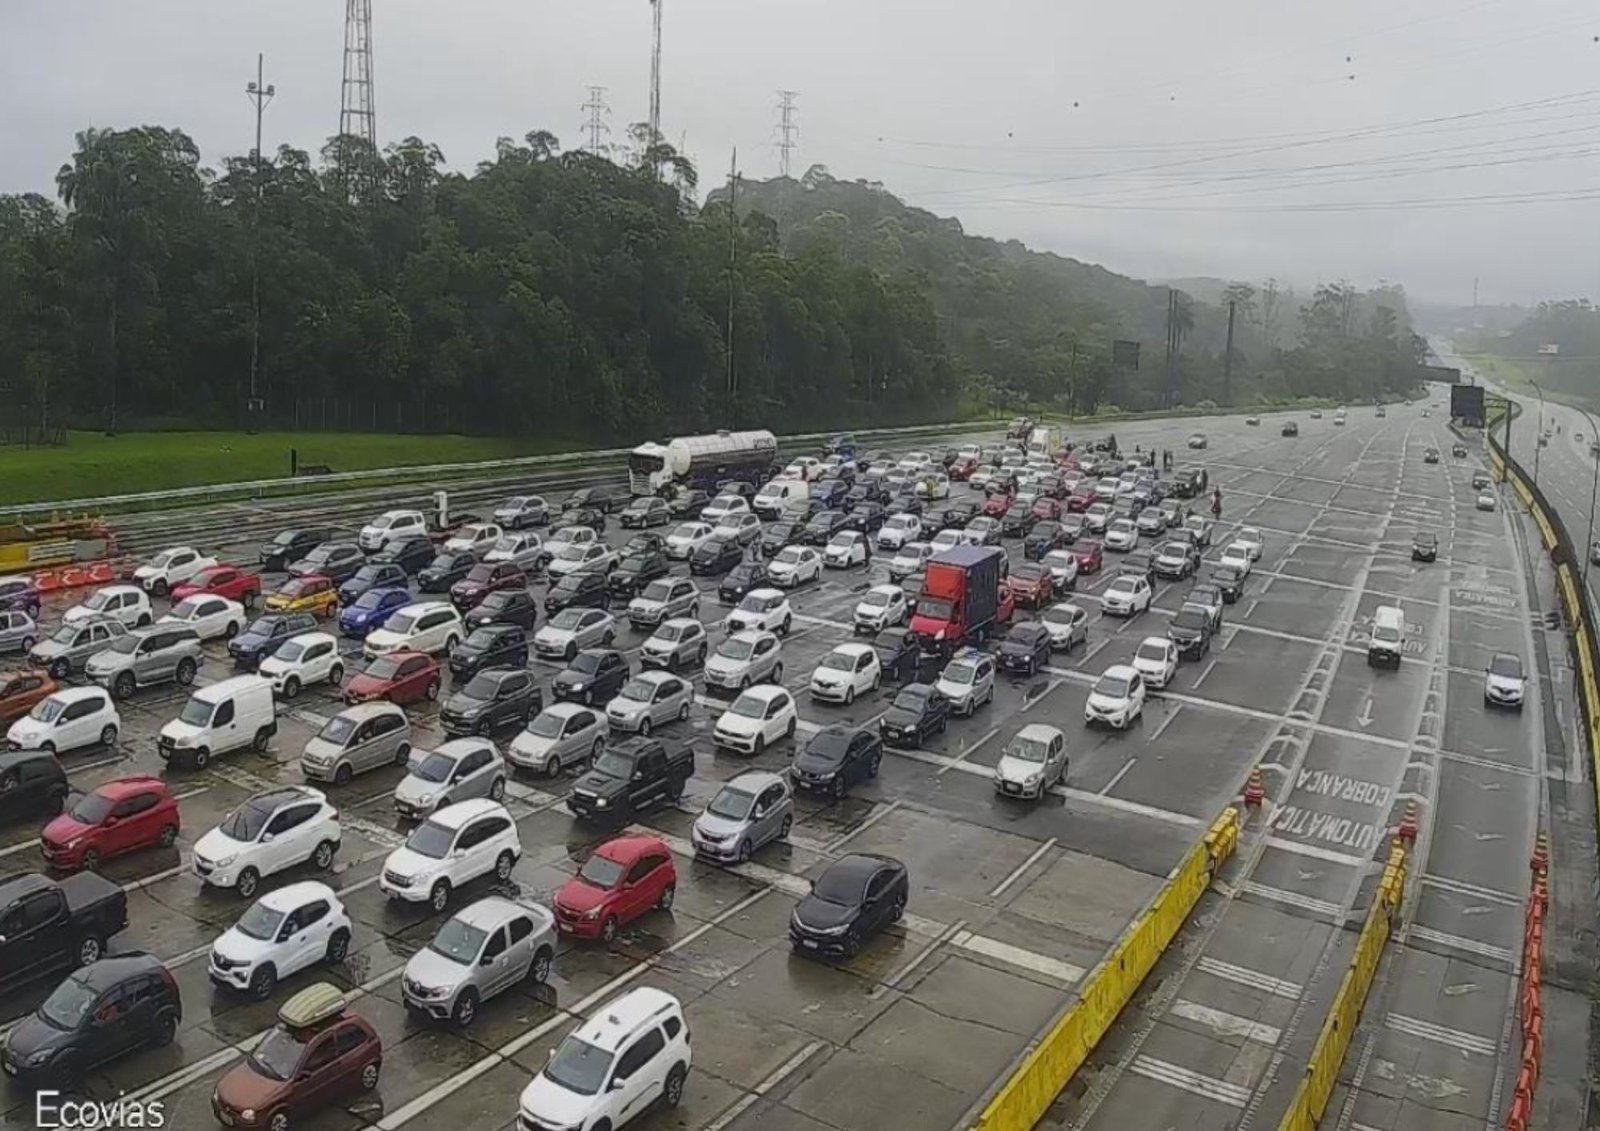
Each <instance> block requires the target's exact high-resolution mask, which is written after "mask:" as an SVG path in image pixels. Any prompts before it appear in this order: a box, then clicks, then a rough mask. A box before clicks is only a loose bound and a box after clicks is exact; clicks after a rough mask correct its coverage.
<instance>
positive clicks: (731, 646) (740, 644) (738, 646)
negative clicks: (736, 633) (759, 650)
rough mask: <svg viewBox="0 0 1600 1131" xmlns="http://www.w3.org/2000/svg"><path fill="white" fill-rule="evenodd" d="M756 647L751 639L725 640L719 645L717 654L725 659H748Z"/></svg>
mask: <svg viewBox="0 0 1600 1131" xmlns="http://www.w3.org/2000/svg"><path fill="white" fill-rule="evenodd" d="M755 647H756V646H755V644H754V642H752V641H749V640H724V641H723V642H722V643H721V644H718V645H717V655H719V656H721V657H722V658H723V659H724V660H748V659H749V658H750V656H751V654H752V653H753V652H754V651H755Z"/></svg>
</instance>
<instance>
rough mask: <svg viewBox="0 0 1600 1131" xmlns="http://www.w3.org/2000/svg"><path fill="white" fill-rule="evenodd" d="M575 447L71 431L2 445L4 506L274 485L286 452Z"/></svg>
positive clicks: (527, 451) (418, 460)
mask: <svg viewBox="0 0 1600 1131" xmlns="http://www.w3.org/2000/svg"><path fill="white" fill-rule="evenodd" d="M579 446H581V445H578V444H576V443H571V444H560V443H557V442H553V441H543V440H513V439H503V438H498V437H488V438H483V437H473V436H384V435H364V434H354V435H344V434H339V433H299V434H295V433H287V432H264V433H260V434H256V435H248V434H245V433H242V432H146V433H139V434H134V435H124V436H114V437H108V436H105V435H103V434H101V433H98V432H73V433H69V434H68V439H67V443H66V444H65V445H64V446H61V447H52V448H30V449H24V448H22V447H19V446H11V447H0V504H11V503H32V502H38V501H41V500H48V499H82V498H92V497H97V496H101V495H124V494H136V493H138V492H141V491H161V490H168V489H171V488H174V487H187V486H192V485H194V484H200V483H239V482H246V481H249V480H254V479H276V478H279V477H282V476H287V475H288V474H289V450H290V449H291V448H293V449H295V450H296V451H297V452H298V453H299V459H300V466H301V467H302V468H304V467H307V466H311V465H316V464H321V465H323V466H326V467H329V468H332V469H333V470H334V471H364V470H366V469H368V468H378V467H409V466H417V465H426V464H436V463H456V462H464V461H468V460H485V459H506V458H510V457H513V456H530V455H544V454H547V453H552V452H560V451H570V450H573V449H574V448H577V447H579ZM313 485H314V484H313Z"/></svg>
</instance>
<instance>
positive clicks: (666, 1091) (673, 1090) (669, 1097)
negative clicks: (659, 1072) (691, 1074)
mask: <svg viewBox="0 0 1600 1131" xmlns="http://www.w3.org/2000/svg"><path fill="white" fill-rule="evenodd" d="M684 1076H685V1072H684V1070H683V1065H681V1064H674V1065H673V1066H672V1071H671V1072H669V1073H667V1082H666V1083H665V1084H664V1085H662V1088H661V1100H662V1102H663V1103H665V1104H666V1105H667V1106H668V1107H677V1106H678V1104H680V1103H681V1102H683V1078H684Z"/></svg>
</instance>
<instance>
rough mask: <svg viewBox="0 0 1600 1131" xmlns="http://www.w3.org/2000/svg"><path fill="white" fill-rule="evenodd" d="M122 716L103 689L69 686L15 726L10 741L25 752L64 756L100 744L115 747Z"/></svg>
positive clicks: (10, 734) (41, 702) (41, 703)
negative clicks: (42, 751)
mask: <svg viewBox="0 0 1600 1131" xmlns="http://www.w3.org/2000/svg"><path fill="white" fill-rule="evenodd" d="M121 733H122V716H121V715H119V714H118V713H117V707H116V704H115V703H114V702H112V699H111V693H110V692H108V691H107V690H105V688H103V687H65V688H62V689H61V690H60V691H57V692H55V693H54V694H52V695H49V696H47V697H46V698H44V699H41V700H39V702H37V703H35V704H34V705H33V710H31V711H29V712H28V713H27V714H26V715H24V716H23V717H22V718H20V719H18V720H17V721H16V722H14V723H12V724H11V729H10V730H8V731H7V732H6V741H7V742H9V743H10V744H11V745H12V746H13V747H16V748H17V749H21V750H44V751H48V752H49V753H51V754H64V753H66V752H67V751H68V750H81V749H82V748H83V747H85V746H93V745H95V744H96V743H99V744H100V745H102V746H106V747H114V746H115V745H116V744H117V735H119V734H121Z"/></svg>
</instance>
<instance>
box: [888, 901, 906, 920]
mask: <svg viewBox="0 0 1600 1131" xmlns="http://www.w3.org/2000/svg"><path fill="white" fill-rule="evenodd" d="M905 913H906V898H905V896H903V895H897V896H895V899H894V906H893V907H891V908H889V922H891V923H898V922H899V921H900V916H902V915H904V914H905Z"/></svg>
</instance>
